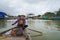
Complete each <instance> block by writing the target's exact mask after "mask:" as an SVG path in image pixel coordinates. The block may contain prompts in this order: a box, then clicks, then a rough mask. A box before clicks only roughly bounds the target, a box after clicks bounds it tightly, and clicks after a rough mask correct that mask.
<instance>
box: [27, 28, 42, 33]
mask: <svg viewBox="0 0 60 40" xmlns="http://www.w3.org/2000/svg"><path fill="white" fill-rule="evenodd" d="M28 30H31V31H34V32H38V33H40V34H42V32H40V31H37V30H33V29H30V28H28Z"/></svg>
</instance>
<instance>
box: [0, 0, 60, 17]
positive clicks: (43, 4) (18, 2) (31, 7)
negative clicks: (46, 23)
mask: <svg viewBox="0 0 60 40" xmlns="http://www.w3.org/2000/svg"><path fill="white" fill-rule="evenodd" d="M59 8H60V0H0V11H2V12H5V13H7V14H9V15H14V16H15V15H20V14H24V15H27V14H29V13H33V14H35V15H39V14H40V15H43V14H44V13H45V12H55V11H57V10H58V9H59Z"/></svg>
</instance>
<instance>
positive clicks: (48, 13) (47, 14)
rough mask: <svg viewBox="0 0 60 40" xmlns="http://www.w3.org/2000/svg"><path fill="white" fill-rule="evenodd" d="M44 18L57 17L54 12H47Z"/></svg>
mask: <svg viewBox="0 0 60 40" xmlns="http://www.w3.org/2000/svg"><path fill="white" fill-rule="evenodd" d="M43 16H48V17H53V16H56V15H55V14H54V13H52V12H46V13H45V14H44V15H43Z"/></svg>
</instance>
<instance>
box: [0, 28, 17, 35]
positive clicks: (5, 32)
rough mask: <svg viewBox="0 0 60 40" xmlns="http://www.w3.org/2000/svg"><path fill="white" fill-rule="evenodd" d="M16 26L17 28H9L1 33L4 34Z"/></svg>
mask: <svg viewBox="0 0 60 40" xmlns="http://www.w3.org/2000/svg"><path fill="white" fill-rule="evenodd" d="M15 28H17V27H14V28H10V29H8V30H6V31H3V32H1V33H0V34H4V33H6V32H8V31H10V30H12V29H15Z"/></svg>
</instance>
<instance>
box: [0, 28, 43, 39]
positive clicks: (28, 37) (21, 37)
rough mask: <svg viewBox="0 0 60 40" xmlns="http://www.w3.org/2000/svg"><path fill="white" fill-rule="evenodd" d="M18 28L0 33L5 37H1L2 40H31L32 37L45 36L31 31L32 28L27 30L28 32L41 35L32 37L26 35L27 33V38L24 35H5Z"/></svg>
mask: <svg viewBox="0 0 60 40" xmlns="http://www.w3.org/2000/svg"><path fill="white" fill-rule="evenodd" d="M16 28H17V27H14V28H11V29H9V30H6V31H4V32H2V33H0V34H3V36H2V37H0V39H2V40H31V37H36V36H42V35H43V33H42V32H39V31H36V30H33V29H30V28H27V29H28V30H31V31H34V32H37V33H40V34H39V35H35V36H30V34H29V33H27V32H26V33H27V34H26V35H27V38H26V37H24V35H22V36H10V35H5V34H4V33H6V32H8V31H10V30H12V29H16Z"/></svg>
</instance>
